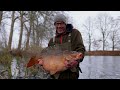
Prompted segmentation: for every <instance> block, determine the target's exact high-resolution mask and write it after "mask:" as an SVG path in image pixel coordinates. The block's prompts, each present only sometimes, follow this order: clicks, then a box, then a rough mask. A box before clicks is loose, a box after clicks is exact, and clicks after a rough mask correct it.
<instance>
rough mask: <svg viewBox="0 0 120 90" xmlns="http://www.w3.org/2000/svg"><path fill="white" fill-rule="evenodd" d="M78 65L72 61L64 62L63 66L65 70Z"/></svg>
mask: <svg viewBox="0 0 120 90" xmlns="http://www.w3.org/2000/svg"><path fill="white" fill-rule="evenodd" d="M77 65H78V61H76V60H72V61H65V66H66V67H67V68H73V67H75V66H77Z"/></svg>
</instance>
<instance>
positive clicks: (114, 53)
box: [85, 51, 120, 56]
mask: <svg viewBox="0 0 120 90" xmlns="http://www.w3.org/2000/svg"><path fill="white" fill-rule="evenodd" d="M85 55H87V56H120V51H86V53H85Z"/></svg>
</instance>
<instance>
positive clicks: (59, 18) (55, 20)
mask: <svg viewBox="0 0 120 90" xmlns="http://www.w3.org/2000/svg"><path fill="white" fill-rule="evenodd" d="M57 21H63V22H64V23H67V20H66V17H65V16H64V15H63V14H57V15H56V16H55V18H54V23H55V22H57Z"/></svg>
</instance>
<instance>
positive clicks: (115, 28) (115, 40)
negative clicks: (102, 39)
mask: <svg viewBox="0 0 120 90" xmlns="http://www.w3.org/2000/svg"><path fill="white" fill-rule="evenodd" d="M111 27H112V29H111V33H110V40H111V42H112V50H113V51H114V49H115V48H117V46H118V44H119V40H120V39H119V37H120V31H119V30H120V21H119V20H118V19H112V20H111ZM118 47H119V46H118Z"/></svg>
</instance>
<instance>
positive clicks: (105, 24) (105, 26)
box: [96, 13, 111, 51]
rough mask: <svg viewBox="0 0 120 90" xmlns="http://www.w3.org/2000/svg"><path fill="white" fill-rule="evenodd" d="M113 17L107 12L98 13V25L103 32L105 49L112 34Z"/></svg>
mask: <svg viewBox="0 0 120 90" xmlns="http://www.w3.org/2000/svg"><path fill="white" fill-rule="evenodd" d="M110 21H111V17H110V16H109V14H107V13H101V14H99V15H98V17H97V24H96V27H97V29H98V30H100V32H101V34H102V43H103V51H104V50H105V47H106V45H107V44H106V41H107V38H108V36H109V34H110V30H111V24H110V23H111V22H110Z"/></svg>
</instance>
